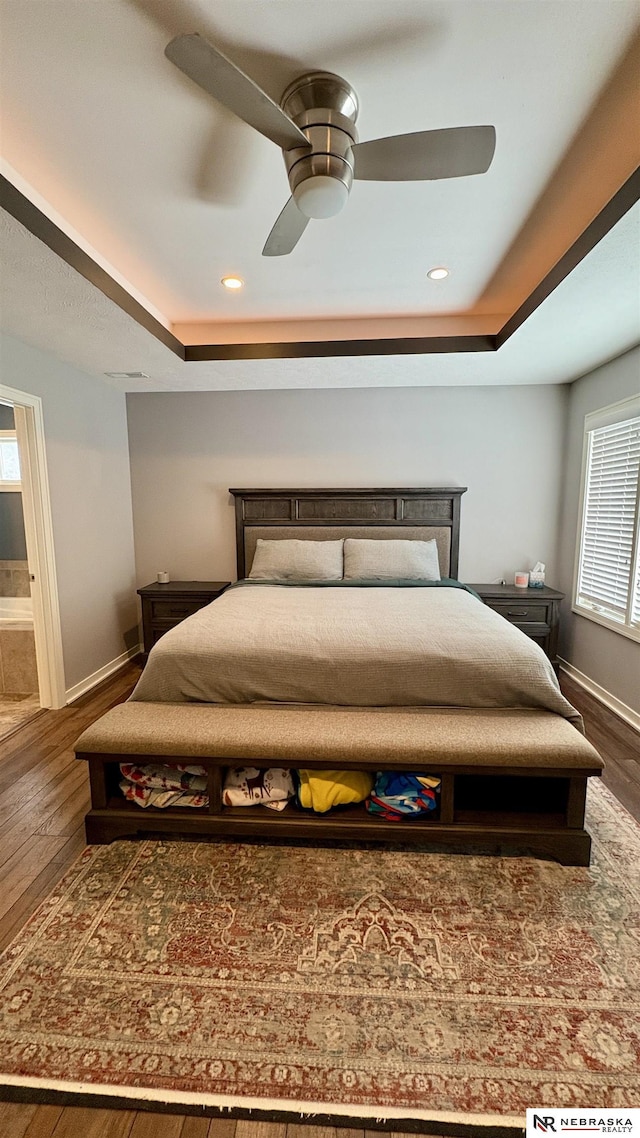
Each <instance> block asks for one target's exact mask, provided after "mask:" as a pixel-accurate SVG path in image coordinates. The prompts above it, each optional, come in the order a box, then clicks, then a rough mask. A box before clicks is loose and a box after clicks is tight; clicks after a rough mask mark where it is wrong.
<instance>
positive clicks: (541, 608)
mask: <svg viewBox="0 0 640 1138" xmlns="http://www.w3.org/2000/svg"><path fill="white" fill-rule="evenodd" d="M485 604H486V605H488V606H489V608H491V609H493V611H494V612H499V613H500V616H503V617H505V619H506V620H508V621H510V622H511V624H547V625H548V624H550V619H549V617H550V613H549V608H550V606H549V605H548V604H547V603H546V601H532V600H529V598H528V597H527V598H524V597H523V598H522V603H520V602H519V601H494V600H487V601H485Z"/></svg>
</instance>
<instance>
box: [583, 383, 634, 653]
mask: <svg viewBox="0 0 640 1138" xmlns="http://www.w3.org/2000/svg"><path fill="white" fill-rule="evenodd" d="M639 515H640V398H634V399H625V400H624V401H623V402H622V403H616V404H614V405H613V406H612V407H606V408H604V409H603V410H602V411H596V412H594V413H593V414H591V415H587V416H586V418H585V439H584V465H583V481H582V502H581V516H580V527H579V532H578V557H577V572H576V582H575V593H574V611H575V612H578V613H580V615H581V616H586V617H588V618H589V619H590V620H595V621H597V622H598V623H599V624H604V625H606V626H607V627H608V628H613V629H615V630H616V632H621V633H623V635H625V636H631V637H633V638H634V639H636V640H640V540H639V529H640V520H639Z"/></svg>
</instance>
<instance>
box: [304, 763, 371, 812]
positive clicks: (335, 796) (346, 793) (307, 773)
mask: <svg viewBox="0 0 640 1138" xmlns="http://www.w3.org/2000/svg"><path fill="white" fill-rule="evenodd" d="M298 776H299V778H300V788H299V790H298V801H299V802H300V805H301V806H304V807H305V808H306V809H310V810H315V811H317V813H319V814H324V813H326V811H327V810H331V808H332V806H344V805H346V804H347V803H349V802H364V800H365V798H366V797H367V795H368V794H370V793H371V788H372V786H373V775H372V774H370V773H369V772H368V771H323V770H320V771H316V770H301V771H298Z"/></svg>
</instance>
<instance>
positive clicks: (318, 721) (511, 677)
mask: <svg viewBox="0 0 640 1138" xmlns="http://www.w3.org/2000/svg"><path fill="white" fill-rule="evenodd" d="M463 493H464V489H463V488H461V487H446V488H445V487H430V488H400V489H384V490H373V489H372V490H352V489H349V490H346V489H332V490H285V489H277V490H263V489H248V490H232V491H231V494H232V495H233V497H234V498H235V505H236V549H237V564H238V578H239V582H238V585H236V586H235V587H232V588H231V589H230V590H227V592H226V593H225V594H224V595H223V596H222V597H221V598H220V599H219V600H217V601H215V602H214V603H213V604H211V605H209V606H207V608H205V609H203V610H201V611H200V612H199V613H196V614H194V615H193V616H191V617H189V618H188V619H187V620H185V621H183V622H182V623H181V624H180V625H178V626H177V627H176V628H174V629H172V630H171V631H170V632H169V633H167V634H166V635H165V636H164V637H163V638H162V639H161V640H160V641H159V643H158V644H157V645H156V646H155V648H154V649H153V651H152V653H151V655H150V657H149V661H148V663H147V667H146V668H145V671H144V673H143V675H142V677H141V680H140V682H139V684H138V686H137V688H136V691H135V692H134V694H133V696H132V699H131V701H130V702H129V704H127V705H125V706H124V708H121V709H114V710H113V712H110V713H108V715H109V716H111V719H110V720H109V721H108V722H106V723H105V722H102V721H100V722H99V723H98V725H96V726H95V727H94V728H91V729H90V731H89V734H88V735H87V733H85V735H84V736H83V737H82V738H81V740H79V743H78V745H77V753H78V755H79V757H82V758H88V759H89V761H90V769H91V772H92V794H93V799H92V801H93V808H92V811H91V812H90V815H89V817H88V819H87V832H88V834H90V835H91V839H92V840H111V837H113V836H119V835H120V834H123V833H126V832H128V831H130V830H132V829H133V830H134V831H135V832H145V831H146V832H149V830H152V829H154V828H155V829H158V828H159V829H161V830H166V829H169V830H171V829H174V830H176V829H180V830H187V831H188V832H210V833H224V834H234V835H242V834H252V835H253V834H254V833H264V832H272V833H273V832H274V831H275V832H278V833H280V834H282V835H285V836H298V835H299V834H301V833H306V834H314V835H322V834H325V835H326V836H327V837H336V836H342V837H354V836H358V837H363V836H365V834H366V835H367V836H368V837H374V838H376V839H378V838H384V839H385V840H398V839H399V837H400V836H401V835H402V840H404V839H405V838H407V840H410V841H423V842H424V841H427V842H428V841H434V840H435V841H438V840H442V841H445V842H446V843H447V844H453V843H455V842H456V841H458V842H459V841H465V840H466V841H467V842H468V841H473V842H480V844H483V845H485V846H486V845H488V846H492V847H493V848H496V847H499V846H501V845H503V844H505V843H507V844H511V845H513V844H514V843H515V844H521V845H526V846H529V847H531V848H535V849H537V850H538V851H540V852H548V853H552V854H553V856H557V857H559V858H560V860H563V861H570V862H578V863H581V864H585V859H586V862H588V858H589V844H590V843H589V838H588V835H587V834H586V831H585V830H584V826H583V822H584V798H585V791H586V782H587V778H588V777H590V776H591V775H594V774H599V773H600V771H601V766H602V764H601V762H600V760H599V757H598V756H597V754H596V752H595V751H594V750H593V748H591V747H590V745H589V744H588V743H587V742H586V740H585V739H584V737H583V735H582V734H581V720H580V716H579V715H578V713H577V712H576V711H575V709H574V708H572V707H571V705H570V704H569V703H568V702H567V701H566V700H565V699H564V697H563V696H562V694H561V692H560V690H559V687H558V684H557V680H556V677H555V674H554V672H553V669H552V666H551V664H550V662H549V661H548V659H547V658H546V656H545V655H544V653H543V652H542V651H541V649H539V648H538V646H537V645H535V644H533V642H532V641H530V640H529V639H528V638H527V637H525V636H524V635H523V634H522V633H521V632H520V631H519V630H518V629H516V628H514V627H513V626H511V625H510V624H508V622H506V621H505V620H503V618H502V617H501V616H499V615H498V614H497V613H495V612H493V611H492V610H490V609H489V608H487V607H486V606H484V605H483V604H482V602H481V601H480V599H479V598H477V597H476V596H475V594H472V593H471V592H469V591H468V590H466V589H465V588H464V587H463V586H462V587H461V586H460V585H459V583H458V582H457V580H456V578H457V573H458V547H459V522H460V499H461V496H462V494H463ZM399 537H400V538H402V539H409V540H411V541H415V542H429V541H432V540H433V541H435V542H436V546H437V550H438V558H439V564H440V575H441V577H442V578H444V579H445V580H444V582H443V581H441V580H438V581H422V580H395V581H376V580H362V579H359V578H356V579H350V580H342V579H337V580H324V581H321V582H317V581H313V580H310V581H305V582H300V581H297V580H290V581H280V580H277V581H271V580H268V579H267V580H260V581H251V580H249V581H247V580H246V577H247V574H248V572H249V568H250V566H251V564H252V562H253V558H254V553H255V551H256V548H257V546H258V542H259V541H262V542H264V541H268V540H276V541H278V542H283V541H290V540H292V539H298V540H302V541H307V542H325V541H326V542H330V543H336V542H342V541H343V540H345V539H351V538H355V539H363V538H364V539H365V540H374V541H388V540H393V541H397V539H398V538H399ZM283 548H284V547H283ZM330 548H333V545H332V546H327V547H326V550H327V551H329V549H330ZM352 548H355V547H352ZM384 548H385V549H386V546H385V547H384ZM416 548H418V547H416ZM420 548H422V547H420ZM389 549H392V547H391V546H389ZM345 716H346V718H345ZM338 725H340V729H339V730H338ZM132 755H133V756H134V757H135V758H136V759H137V760H138V761H141V760H142V758H143V756H146V757H147V760H148V761H151V760H154V761H155V760H158V759H159V758H160V757H162V756H164V761H165V762H166V761H167V758H170V759H174V760H178V759H182V760H188V759H189V758H190V759H191V761H192V762H193V761H194V758H195V757H198V758H199V759H200V760H201V761H202V762H203V763H204V765H205V766H206V767H207V769H208V770H209V772H210V773H209V805H208V807H207V810H206V817H204V816H203V815H202V814H200V815H199V816H198V817H194V813H195V812H194V811H190V812H189V815H190V817H189V818H188V819H187V818H185V816H184V814H185V812H184V811H183V813H182V818H180V817H179V811H176V810H173V811H165V812H161V811H159V810H158V811H154V812H153V815H149V813H148V812H147V811H145V813H144V816H143V817H140V815H141V813H142V812H141V811H139V809H138V817H136V813H135V812H136V809H137V807H136V806H135V805H134V806H131V804H129V803H127V804H123V803H122V801H121V800H120V801H118V796H117V793H114V789H115V787H114V781H113V768H114V766H115V762H116V759H117V760H125V759H126V758H127V756H128V757H129V758H130V757H131V756H132ZM243 763H244V764H245V765H253V766H256V767H258V768H260V767H262V768H264V767H266V766H267V765H270V766H275V765H278V766H282V767H285V768H286V767H291V768H294V767H297V768H300V767H311V768H313V767H314V766H315V767H322V765H323V764H324V766H330V767H335V766H336V765H337V766H341V767H344V768H346V769H352V770H355V769H359V768H360V769H365V768H367V767H370V766H372V765H373V766H374V767H375V768H376V769H384V770H389V771H390V770H393V769H398V768H399V769H403V770H409V771H410V770H413V771H416V770H423V769H424V768H425V766H428V769H429V772H430V773H433V774H435V775H437V776H438V777H440V778H441V780H442V790H441V798H440V801H439V808H438V810H437V812H436V814H435V816H434V817H433V818H431V819H428V820H422V819H421V820H419V821H418V820H412V821H410V822H407V823H404V822H403V823H400V824H399V825H398V826H390V825H389V823H386V825H385V823H384V822H380V821H379V820H376V819H373V818H370V817H367V816H366V814H365V812H364V810H363V808H362V807H358V808H357V809H356V808H354V809H353V810H351V811H342V812H340V811H335V812H333V814H334V816H333V817H331V816H329V815H327V816H326V817H322V818H320V819H319V818H317V817H315V815H305V813H304V812H302V811H298V812H297V813H296V810H295V807H294V806H289V807H287V810H286V811H285V812H284V813H283V814H278V815H276V816H273V815H270V812H269V811H260V812H258V811H259V808H258V810H256V809H251V810H246V809H244V810H243V809H239V808H235V809H231V810H229V809H225V807H224V805H223V804H222V800H221V794H220V788H221V780H222V778H223V777H224V771H225V769H228V768H229V767H232V766H239V765H242V764H243ZM110 772H111V773H110ZM123 805H126V806H127V807H129V809H128V810H125V809H123ZM114 811H115V812H114ZM116 814H118V816H117V817H116ZM203 826H204V829H203Z"/></svg>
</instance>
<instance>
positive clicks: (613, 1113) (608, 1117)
mask: <svg viewBox="0 0 640 1138" xmlns="http://www.w3.org/2000/svg"><path fill="white" fill-rule="evenodd" d="M567 1133H572V1134H575V1135H576V1138H578V1136H579V1135H580V1134H631V1135H635V1136H636V1138H640V1108H639V1107H632V1108H629V1107H623V1108H622V1110H593V1109H588V1108H584V1107H583V1108H582V1109H581V1110H576V1109H575V1107H573V1108H570V1109H569V1110H566V1109H563V1108H559V1109H556V1108H554V1107H537V1108H536V1109H535V1110H528V1111H527V1134H526V1138H540V1135H542V1134H567Z"/></svg>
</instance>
